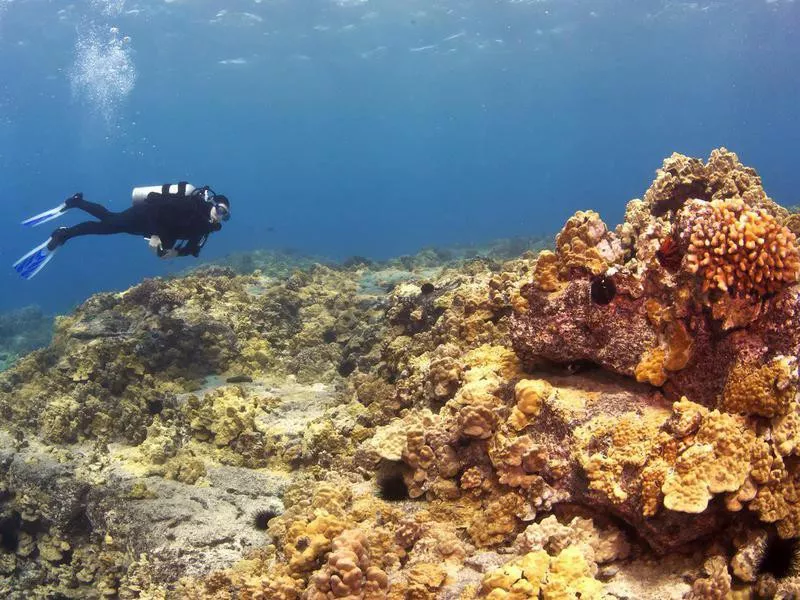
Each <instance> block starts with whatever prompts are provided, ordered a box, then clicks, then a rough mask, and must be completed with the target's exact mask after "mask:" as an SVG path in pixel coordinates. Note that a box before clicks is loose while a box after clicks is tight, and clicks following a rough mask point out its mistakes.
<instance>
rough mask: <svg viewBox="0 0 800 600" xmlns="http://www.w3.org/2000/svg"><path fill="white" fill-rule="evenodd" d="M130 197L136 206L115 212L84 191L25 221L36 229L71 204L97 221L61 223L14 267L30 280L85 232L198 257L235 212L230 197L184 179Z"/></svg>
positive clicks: (170, 253) (171, 254) (165, 255)
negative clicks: (122, 236) (137, 239)
mask: <svg viewBox="0 0 800 600" xmlns="http://www.w3.org/2000/svg"><path fill="white" fill-rule="evenodd" d="M132 196H133V206H131V207H130V208H128V209H127V210H124V211H122V212H112V211H110V210H108V209H107V208H105V207H104V206H102V205H100V204H95V203H94V202H88V201H86V200H84V199H83V194H81V193H77V194H75V195H74V196H72V197H70V198H67V199H66V200H65V201H64V202H63V203H61V204H59V205H58V206H57V207H55V208H53V209H50V210H47V211H45V212H43V213H40V214H38V215H36V216H34V217H31V218H30V219H26V220H25V221H23V222H22V224H23V225H27V226H29V227H35V226H37V225H41V224H42V223H46V222H48V221H51V220H53V219H56V218H58V217H60V216H61V215H63V214H64V213H65V212H66V211H67V210H69V209H70V208H79V209H80V210H82V211H84V212H87V213H89V214H90V215H92V216H93V217H95V218H97V219H99V221H84V222H83V223H78V224H77V225H74V226H73V227H59V228H58V229H56V230H55V231H53V233H52V234H51V235H50V237H49V238H48V239H47V241H46V242H44V243H43V244H41V245H39V246H37V247H36V248H34V249H33V250H31V251H30V252H28V253H27V254H26V255H25V256H23V257H22V258H20V259H19V260H18V261H17V262H15V263H14V265H13V266H14V270H15V271H17V273H19V274H20V275H21V276H22V277H23V278H24V279H30V278H31V277H33V276H34V275H36V274H37V273H38V272H39V271H41V270H42V269H43V268H44V266H45V265H46V264H47V263H48V262H49V261H50V260H51V259H52V258H53V255H54V254H55V252H56V250H58V248H60V247H61V246H63V245H64V243H65V242H66V241H67V240H69V239H72V238H74V237H78V236H81V235H108V234H113V233H129V234H131V235H141V236H143V237H144V238H145V239H146V240H148V244H149V246H150V248H151V249H152V250H153V251H154V252H155V253H156V255H157V256H159V257H161V258H172V257H175V256H189V255H190V254H191V255H192V256H195V257H197V256H198V255H199V254H200V250H201V249H202V248H203V246H204V245H205V243H206V240H208V236H209V235H210V234H211V233H213V232H215V231H219V230H220V229H222V222H223V221H227V220H228V219H230V216H231V207H230V202H229V201H228V198H226V197H225V196H223V195H221V194H216V193H214V191H213V190H212V189H211V188H209V187H208V186H206V187H202V188H195V187H194V186H193V185H192V184H190V183H187V182H185V181H182V182H180V183H178V184H172V185H170V184H165V185H162V186H148V187H139V188H134V190H133V194H132Z"/></svg>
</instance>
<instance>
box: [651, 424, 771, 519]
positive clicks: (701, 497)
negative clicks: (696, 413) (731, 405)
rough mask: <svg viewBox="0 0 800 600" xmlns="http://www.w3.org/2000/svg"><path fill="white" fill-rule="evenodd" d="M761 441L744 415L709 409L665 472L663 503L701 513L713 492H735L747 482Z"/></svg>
mask: <svg viewBox="0 0 800 600" xmlns="http://www.w3.org/2000/svg"><path fill="white" fill-rule="evenodd" d="M764 445H765V442H764V441H763V440H761V439H760V438H757V437H756V435H755V434H754V433H753V431H752V430H751V428H750V427H748V424H747V421H746V420H745V419H744V418H742V417H739V416H735V415H730V414H727V413H720V412H719V411H718V410H714V411H711V412H709V413H708V414H707V415H705V417H704V418H703V422H702V424H701V425H700V427H699V429H698V431H697V434H696V435H695V437H694V439H693V440H692V442H691V443H690V444H689V445H687V446H686V447H685V449H684V450H683V451H682V452H681V453H680V454H679V456H678V459H677V461H676V463H675V465H674V468H673V469H672V470H671V471H670V472H669V473H668V474H667V477H666V479H665V481H664V485H663V487H662V491H663V492H664V506H665V507H667V508H668V509H670V510H675V511H681V512H688V513H700V512H703V511H704V510H705V509H706V507H707V506H708V501H709V500H711V498H712V497H713V496H714V494H719V493H722V492H737V491H738V490H739V489H740V488H742V486H744V485H745V483H746V482H747V479H748V476H749V475H750V472H751V470H752V463H753V460H754V457H756V456H758V455H760V454H761V453H762V451H763V450H764Z"/></svg>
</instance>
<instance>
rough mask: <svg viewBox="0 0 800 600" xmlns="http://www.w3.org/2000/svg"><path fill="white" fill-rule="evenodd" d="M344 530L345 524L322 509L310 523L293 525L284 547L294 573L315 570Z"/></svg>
mask: <svg viewBox="0 0 800 600" xmlns="http://www.w3.org/2000/svg"><path fill="white" fill-rule="evenodd" d="M344 529H345V523H343V522H342V521H341V520H339V519H338V518H336V517H334V516H333V515H331V514H329V513H328V512H327V511H324V510H321V509H317V510H316V511H315V516H314V518H313V519H312V520H311V521H310V522H308V523H306V522H305V521H295V522H294V523H292V525H291V527H289V531H288V532H287V534H286V541H285V543H284V546H283V551H284V554H285V555H286V556H287V557H288V559H289V568H290V570H291V571H292V573H302V572H304V571H310V570H311V569H313V568H314V565H315V564H316V562H317V560H318V559H319V558H320V557H321V556H323V555H324V554H325V553H326V552H330V550H331V548H332V544H333V539H334V538H335V537H336V536H338V535H339V534H340V533H342V531H344Z"/></svg>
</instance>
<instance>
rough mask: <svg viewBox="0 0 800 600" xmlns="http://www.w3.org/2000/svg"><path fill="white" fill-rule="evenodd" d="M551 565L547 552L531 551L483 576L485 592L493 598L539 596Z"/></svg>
mask: <svg viewBox="0 0 800 600" xmlns="http://www.w3.org/2000/svg"><path fill="white" fill-rule="evenodd" d="M549 567H550V556H548V554H547V552H545V551H544V550H538V551H536V552H529V553H528V554H526V555H525V556H523V557H522V558H520V559H518V560H515V561H513V562H510V563H507V564H505V565H503V566H502V567H500V568H498V569H495V570H494V571H491V572H490V573H488V574H487V575H486V576H485V577H484V578H483V593H485V594H486V597H487V598H489V599H491V600H529V599H530V598H538V597H539V590H540V589H541V586H542V582H543V581H544V578H545V575H546V574H547V570H548V568H549Z"/></svg>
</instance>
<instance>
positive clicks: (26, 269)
mask: <svg viewBox="0 0 800 600" xmlns="http://www.w3.org/2000/svg"><path fill="white" fill-rule="evenodd" d="M50 240H52V238H47V241H46V242H44V243H43V244H40V245H38V246H36V248H34V249H33V250H31V251H30V252H28V253H27V254H26V255H25V256H23V257H22V258H20V259H19V260H18V261H17V262H15V263H14V265H13V267H14V270H15V271H16V272H17V273H19V274H20V276H21V277H22V278H23V279H31V278H32V277H33V276H34V275H36V274H37V273H38V272H39V271H41V270H42V269H44V266H45V265H46V264H47V263H49V262H50V260H51V259H52V258H53V256H55V253H56V250H58V247H56V248H54V249H53V250H48V249H47V244H49V243H50Z"/></svg>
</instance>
